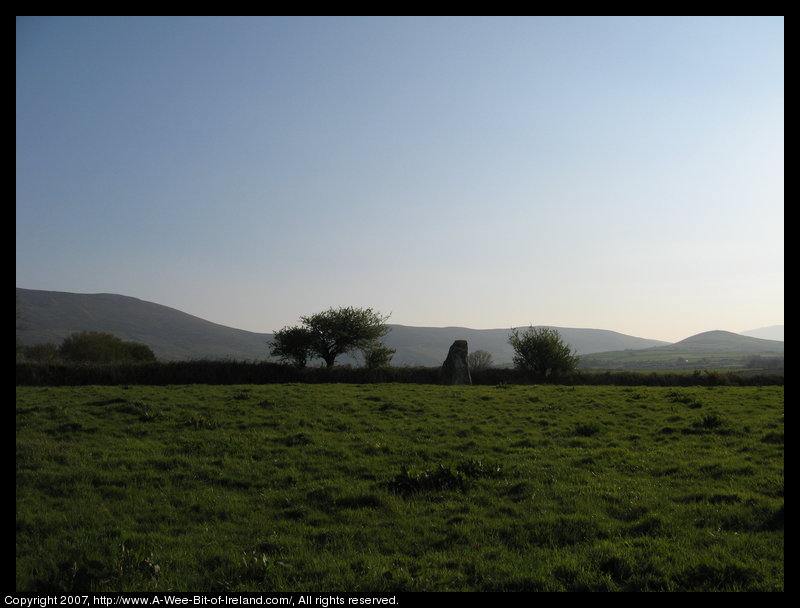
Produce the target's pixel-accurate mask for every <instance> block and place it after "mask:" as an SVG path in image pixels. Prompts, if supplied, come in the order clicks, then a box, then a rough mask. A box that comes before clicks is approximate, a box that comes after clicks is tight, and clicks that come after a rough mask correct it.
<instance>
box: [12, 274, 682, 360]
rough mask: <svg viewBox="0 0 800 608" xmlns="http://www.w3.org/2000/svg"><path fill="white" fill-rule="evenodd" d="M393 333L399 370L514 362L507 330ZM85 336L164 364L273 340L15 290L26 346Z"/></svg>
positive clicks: (579, 341)
mask: <svg viewBox="0 0 800 608" xmlns="http://www.w3.org/2000/svg"><path fill="white" fill-rule="evenodd" d="M390 327H391V332H390V333H389V335H388V336H387V337H386V339H385V342H386V344H387V346H389V347H391V348H394V349H396V351H397V352H396V354H395V355H394V358H393V359H392V363H393V364H394V365H424V366H433V365H441V363H442V361H444V359H445V357H446V356H447V351H448V349H449V348H450V345H451V344H452V343H453V341H454V340H467V341H468V342H469V349H470V351H475V350H479V349H480V350H486V351H488V352H489V353H491V354H492V357H493V359H494V363H495V364H496V365H507V364H510V363H511V361H512V356H513V352H512V349H511V347H510V346H509V344H508V334H509V332H510V328H506V329H468V328H464V327H411V326H405V325H390ZM555 329H558V331H559V333H560V334H561V337H562V339H563V340H564V342H566V343H567V344H569V345H571V346H572V347H573V348H574V349H575V350H576V351H577V352H578V354H580V355H585V354H590V353H596V352H602V351H610V350H623V349H642V348H649V347H653V346H660V345H665V344H667V343H666V342H663V341H660V340H649V339H646V338H637V337H634V336H628V335H625V334H621V333H618V332H614V331H609V330H603V329H574V328H563V327H561V328H555ZM83 330H91V331H103V332H108V333H112V334H114V335H115V336H118V337H119V338H122V339H123V340H130V341H133V342H140V343H142V344H146V345H147V346H149V347H150V348H151V349H152V350H153V352H154V353H155V354H156V356H157V357H158V358H159V359H162V360H168V361H169V360H187V359H198V358H208V359H238V360H264V359H266V357H267V351H268V348H267V343H268V342H269V341H270V340H271V339H272V334H269V333H256V332H250V331H245V330H242V329H234V328H231V327H226V326H224V325H219V324H217V323H212V322H210V321H206V320H204V319H200V318H198V317H195V316H192V315H189V314H186V313H184V312H181V311H179V310H176V309H174V308H169V307H167V306H162V305H160V304H154V303H152V302H146V301H144V300H140V299H138V298H133V297H130V296H123V295H117V294H78V293H68V292H59V291H41V290H34V289H21V288H17V330H16V336H17V340H19V341H20V342H22V343H23V344H42V343H54V344H59V343H60V342H61V341H62V340H63V339H64V338H65V337H67V336H68V335H70V334H72V333H73V332H76V331H83ZM342 362H343V363H345V362H347V361H346V360H345V359H343V360H342Z"/></svg>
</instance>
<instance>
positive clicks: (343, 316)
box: [270, 306, 389, 367]
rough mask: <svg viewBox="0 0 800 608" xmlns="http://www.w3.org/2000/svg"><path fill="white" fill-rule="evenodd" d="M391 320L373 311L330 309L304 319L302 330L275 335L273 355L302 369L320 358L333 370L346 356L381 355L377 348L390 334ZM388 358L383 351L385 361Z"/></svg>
mask: <svg viewBox="0 0 800 608" xmlns="http://www.w3.org/2000/svg"><path fill="white" fill-rule="evenodd" d="M388 318H389V317H388V316H383V315H381V314H380V313H378V312H376V311H374V310H372V309H371V308H355V307H352V306H348V307H339V308H330V309H328V310H326V311H324V312H319V313H316V314H313V315H309V316H304V317H300V321H301V323H302V325H301V326H295V327H284V328H283V329H282V330H280V331H278V332H275V336H274V338H273V341H272V342H271V344H270V347H271V350H270V352H271V354H272V355H273V356H278V357H280V358H282V359H284V360H289V361H292V362H293V363H294V364H295V365H298V366H300V367H303V366H304V365H305V362H306V361H307V360H308V359H309V358H311V357H319V358H321V359H322V360H323V361H325V365H326V366H327V367H333V365H334V363H335V362H336V358H337V357H338V356H339V355H342V354H345V353H352V352H355V351H363V352H365V353H376V352H380V351H375V348H376V347H378V346H380V344H381V343H380V341H381V338H383V337H384V336H385V335H386V334H387V333H389V326H388V325H386V320H387V319H388ZM387 354H388V353H386V351H383V357H384V359H385V357H386V355H387Z"/></svg>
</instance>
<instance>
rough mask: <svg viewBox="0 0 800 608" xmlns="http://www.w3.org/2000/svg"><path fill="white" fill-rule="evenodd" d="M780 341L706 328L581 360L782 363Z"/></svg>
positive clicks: (712, 365) (644, 364)
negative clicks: (680, 337)
mask: <svg viewBox="0 0 800 608" xmlns="http://www.w3.org/2000/svg"><path fill="white" fill-rule="evenodd" d="M783 355H784V343H783V342H780V341H777V340H764V339H762V338H753V337H751V336H743V335H741V334H736V333H733V332H729V331H721V330H714V331H707V332H703V333H699V334H696V335H694V336H690V337H688V338H686V339H684V340H681V341H680V342H675V343H674V344H668V345H664V346H656V347H653V348H646V349H641V350H626V351H611V352H605V353H592V354H591V356H589V357H585V358H584V359H582V360H581V366H582V367H585V368H601V369H638V370H641V369H652V370H657V369H658V370H666V369H670V370H674V369H697V368H704V369H725V368H741V367H745V366H747V365H749V363H750V362H752V361H753V360H755V361H759V362H761V363H762V364H764V366H765V367H776V366H777V364H778V363H779V365H780V367H782V366H783Z"/></svg>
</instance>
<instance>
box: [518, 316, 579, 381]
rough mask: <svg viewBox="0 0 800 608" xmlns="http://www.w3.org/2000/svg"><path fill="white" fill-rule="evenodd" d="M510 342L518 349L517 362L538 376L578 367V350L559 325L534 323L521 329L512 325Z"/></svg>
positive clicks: (556, 373)
mask: <svg viewBox="0 0 800 608" xmlns="http://www.w3.org/2000/svg"><path fill="white" fill-rule="evenodd" d="M508 342H509V344H511V346H512V347H513V349H514V353H515V354H514V365H516V367H517V368H518V369H521V370H524V371H527V372H530V373H531V374H533V376H534V377H535V378H539V379H546V378H550V377H553V376H561V375H564V374H567V373H569V372H572V371H575V369H576V368H577V367H578V357H577V355H576V353H575V351H573V350H572V348H571V347H570V346H569V345H567V344H564V342H563V341H562V340H561V335H560V334H559V333H558V331H556V330H555V329H552V328H549V327H532V326H531V327H529V328H528V329H526V330H525V331H524V332H521V333H520V331H519V330H518V329H512V330H511V334H510V335H509V337H508Z"/></svg>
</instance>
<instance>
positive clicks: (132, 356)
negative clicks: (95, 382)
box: [58, 331, 156, 363]
mask: <svg viewBox="0 0 800 608" xmlns="http://www.w3.org/2000/svg"><path fill="white" fill-rule="evenodd" d="M58 354H59V356H60V357H61V358H62V359H64V361H71V362H88V363H111V362H117V361H119V362H123V361H130V362H145V361H155V360H156V356H155V354H153V351H152V350H150V347H148V346H146V345H144V344H139V343H137V342H125V341H124V340H122V339H120V338H118V337H116V336H114V335H112V334H107V333H104V332H99V331H81V332H77V333H74V334H72V335H71V336H68V337H66V338H64V341H63V342H62V343H61V346H59V347H58Z"/></svg>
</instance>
